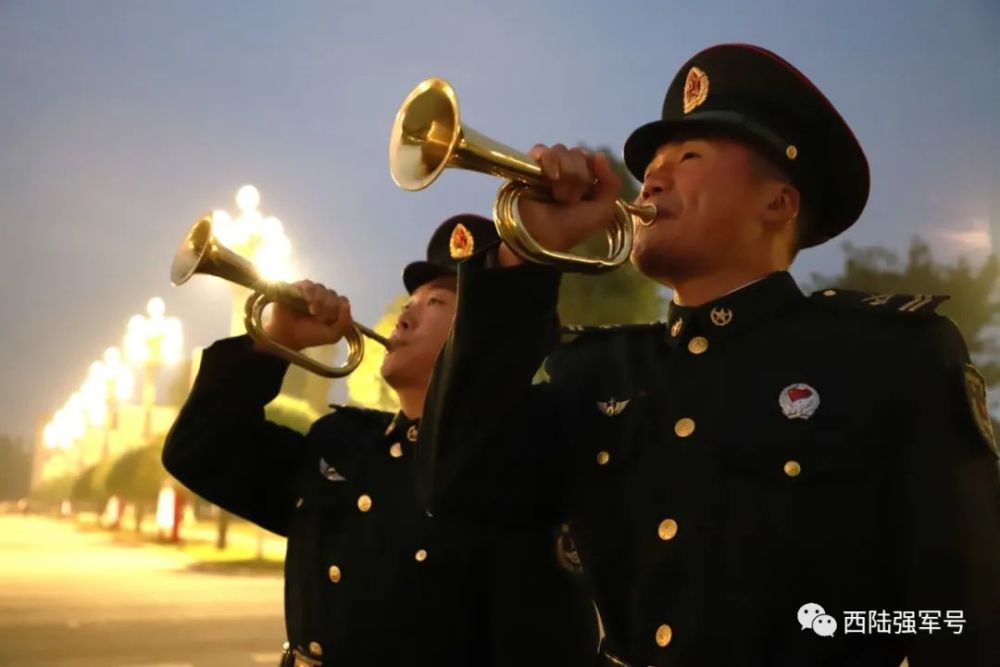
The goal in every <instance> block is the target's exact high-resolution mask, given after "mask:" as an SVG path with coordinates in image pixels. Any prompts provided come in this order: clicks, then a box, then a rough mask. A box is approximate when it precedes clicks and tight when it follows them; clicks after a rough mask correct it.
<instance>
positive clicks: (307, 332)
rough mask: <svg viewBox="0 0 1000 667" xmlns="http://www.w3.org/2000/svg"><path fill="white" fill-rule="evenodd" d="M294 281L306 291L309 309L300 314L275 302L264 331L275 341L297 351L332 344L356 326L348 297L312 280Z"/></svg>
mask: <svg viewBox="0 0 1000 667" xmlns="http://www.w3.org/2000/svg"><path fill="white" fill-rule="evenodd" d="M293 284H294V285H295V286H296V287H298V288H299V289H300V290H302V295H303V296H304V297H305V299H306V301H307V302H308V303H309V312H308V313H300V312H298V311H296V310H295V309H293V308H291V307H290V306H287V305H285V304H283V303H280V302H274V303H272V304H271V305H270V307H269V311H270V312H269V314H268V317H266V319H265V321H264V331H265V332H266V333H267V335H268V336H270V337H271V338H272V339H273V340H274V341H275V342H277V343H280V344H282V345H284V346H285V347H290V348H292V349H293V350H301V349H303V348H306V347H313V346H316V345H330V344H332V343H336V342H337V341H339V340H340V339H341V338H343V337H344V334H346V333H347V332H348V331H349V330H350V328H351V327H352V326H354V321H353V320H352V319H351V304H350V302H349V301H348V300H347V298H346V297H342V296H340V295H338V294H337V293H336V292H334V291H333V290H331V289H327V288H326V287H324V286H323V285H322V284H320V283H314V282H311V281H309V280H300V281H299V282H297V283H293ZM262 349H266V348H262Z"/></svg>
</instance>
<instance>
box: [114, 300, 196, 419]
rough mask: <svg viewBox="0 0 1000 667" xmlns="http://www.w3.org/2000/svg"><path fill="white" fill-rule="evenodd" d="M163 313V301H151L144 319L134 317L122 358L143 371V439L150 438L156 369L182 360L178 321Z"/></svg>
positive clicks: (127, 334)
mask: <svg viewBox="0 0 1000 667" xmlns="http://www.w3.org/2000/svg"><path fill="white" fill-rule="evenodd" d="M165 312H166V305H165V304H164V303H163V299H161V298H159V297H153V298H152V299H150V300H149V302H148V303H147V304H146V315H145V316H143V315H133V316H132V318H131V319H129V321H128V327H127V329H126V331H125V357H126V359H128V361H129V362H130V363H133V364H135V365H137V366H141V367H142V369H143V376H142V404H143V410H144V413H145V416H144V418H143V429H142V433H143V437H145V438H148V437H149V436H150V435H152V430H153V428H152V427H153V403H154V402H155V399H156V369H157V368H158V367H159V366H161V365H173V364H176V363H177V362H178V361H180V359H181V346H182V344H183V335H182V333H181V321H180V320H179V319H177V318H176V317H164V313H165Z"/></svg>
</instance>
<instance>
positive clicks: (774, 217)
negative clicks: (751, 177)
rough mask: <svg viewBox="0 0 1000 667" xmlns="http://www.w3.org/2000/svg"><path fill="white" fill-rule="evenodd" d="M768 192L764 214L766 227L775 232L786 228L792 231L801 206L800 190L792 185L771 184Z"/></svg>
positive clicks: (767, 188)
mask: <svg viewBox="0 0 1000 667" xmlns="http://www.w3.org/2000/svg"><path fill="white" fill-rule="evenodd" d="M766 190H767V194H766V203H765V205H764V209H763V212H762V220H763V222H764V226H765V227H767V228H769V229H771V230H773V231H780V229H781V228H782V227H786V226H787V227H788V228H789V229H791V226H792V225H793V224H794V221H795V218H797V217H798V215H799V206H800V205H801V197H800V195H799V190H798V188H796V187H795V186H794V185H792V184H791V183H781V182H771V183H768V184H767V187H766Z"/></svg>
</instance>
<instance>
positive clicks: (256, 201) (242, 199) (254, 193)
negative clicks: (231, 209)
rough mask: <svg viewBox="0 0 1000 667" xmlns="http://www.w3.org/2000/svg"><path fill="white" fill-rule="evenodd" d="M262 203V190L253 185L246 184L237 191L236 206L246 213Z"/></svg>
mask: <svg viewBox="0 0 1000 667" xmlns="http://www.w3.org/2000/svg"><path fill="white" fill-rule="evenodd" d="M259 205H260V192H259V191H258V190H257V188H255V187H254V186H252V185H249V184H248V185H244V186H243V187H241V188H240V189H239V190H238V191H237V192H236V207H237V208H239V209H240V210H241V211H243V212H244V213H249V212H250V211H253V210H256V208H257V207H258V206H259Z"/></svg>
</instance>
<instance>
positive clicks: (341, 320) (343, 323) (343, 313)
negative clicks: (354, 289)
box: [328, 296, 352, 331]
mask: <svg viewBox="0 0 1000 667" xmlns="http://www.w3.org/2000/svg"><path fill="white" fill-rule="evenodd" d="M351 322H352V320H351V302H350V301H349V300H348V299H347V297H345V296H342V297H338V299H337V317H336V318H334V319H333V321H331V322H329V323H328V324H329V325H330V326H331V327H332V328H333V329H334V330H337V331H346V330H347V327H348V326H350V324H351Z"/></svg>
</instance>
